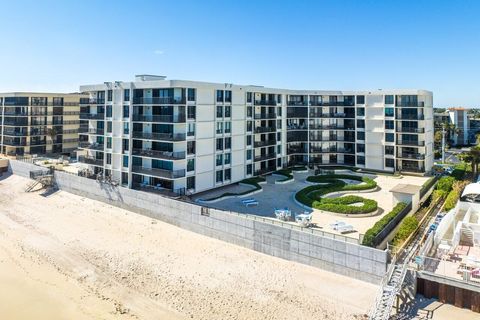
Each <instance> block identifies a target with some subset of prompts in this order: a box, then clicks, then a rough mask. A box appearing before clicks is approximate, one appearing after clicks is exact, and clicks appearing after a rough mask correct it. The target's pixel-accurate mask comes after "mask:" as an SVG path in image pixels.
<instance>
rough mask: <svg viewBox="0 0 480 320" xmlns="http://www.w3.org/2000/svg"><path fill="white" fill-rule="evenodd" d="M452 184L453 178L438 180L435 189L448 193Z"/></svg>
mask: <svg viewBox="0 0 480 320" xmlns="http://www.w3.org/2000/svg"><path fill="white" fill-rule="evenodd" d="M454 182H455V178H454V177H442V178H440V180H438V182H437V188H436V189H437V190H441V191H444V192H450V191H451V190H452V188H453V183H454Z"/></svg>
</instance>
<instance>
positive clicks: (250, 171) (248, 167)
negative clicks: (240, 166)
mask: <svg viewBox="0 0 480 320" xmlns="http://www.w3.org/2000/svg"><path fill="white" fill-rule="evenodd" d="M252 168H253V166H252V165H251V164H247V174H252Z"/></svg>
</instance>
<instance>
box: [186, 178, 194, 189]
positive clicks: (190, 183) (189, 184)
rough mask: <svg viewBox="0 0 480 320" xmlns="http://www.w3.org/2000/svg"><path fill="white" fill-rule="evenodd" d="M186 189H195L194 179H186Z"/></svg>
mask: <svg viewBox="0 0 480 320" xmlns="http://www.w3.org/2000/svg"><path fill="white" fill-rule="evenodd" d="M187 189H195V177H188V178H187Z"/></svg>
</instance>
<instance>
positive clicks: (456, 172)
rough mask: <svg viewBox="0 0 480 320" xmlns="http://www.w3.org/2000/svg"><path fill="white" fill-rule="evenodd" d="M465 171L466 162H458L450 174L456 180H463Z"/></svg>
mask: <svg viewBox="0 0 480 320" xmlns="http://www.w3.org/2000/svg"><path fill="white" fill-rule="evenodd" d="M466 172H467V164H466V163H460V164H457V165H456V166H455V167H454V169H453V172H452V174H451V175H450V176H452V177H454V178H455V179H456V180H463V178H465V173H466Z"/></svg>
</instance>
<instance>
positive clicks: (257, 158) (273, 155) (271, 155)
mask: <svg viewBox="0 0 480 320" xmlns="http://www.w3.org/2000/svg"><path fill="white" fill-rule="evenodd" d="M276 157H277V154H276V153H275V152H273V153H269V154H261V155H258V156H255V161H264V160H268V159H274V158H276Z"/></svg>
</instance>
